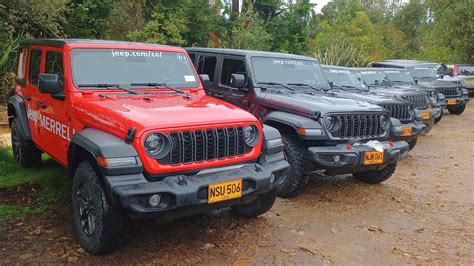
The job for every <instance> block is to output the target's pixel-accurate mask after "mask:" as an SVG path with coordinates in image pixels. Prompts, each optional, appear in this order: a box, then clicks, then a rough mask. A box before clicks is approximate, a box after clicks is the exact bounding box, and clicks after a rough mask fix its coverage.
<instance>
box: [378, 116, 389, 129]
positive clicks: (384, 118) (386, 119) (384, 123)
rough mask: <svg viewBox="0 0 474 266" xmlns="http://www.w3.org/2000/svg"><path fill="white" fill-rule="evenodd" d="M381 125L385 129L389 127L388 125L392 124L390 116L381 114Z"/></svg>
mask: <svg viewBox="0 0 474 266" xmlns="http://www.w3.org/2000/svg"><path fill="white" fill-rule="evenodd" d="M380 126H381V127H382V128H383V129H385V130H387V129H388V127H389V126H390V117H388V115H381V116H380Z"/></svg>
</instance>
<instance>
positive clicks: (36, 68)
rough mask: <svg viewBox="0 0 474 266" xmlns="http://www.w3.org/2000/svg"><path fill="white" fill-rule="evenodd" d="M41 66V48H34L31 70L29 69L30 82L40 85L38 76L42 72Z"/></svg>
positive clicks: (31, 55) (31, 54)
mask: <svg viewBox="0 0 474 266" xmlns="http://www.w3.org/2000/svg"><path fill="white" fill-rule="evenodd" d="M40 66H41V50H39V49H33V50H31V53H30V68H29V69H30V71H29V74H28V76H29V80H30V84H32V85H35V86H38V77H39V74H40Z"/></svg>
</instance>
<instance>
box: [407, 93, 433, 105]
mask: <svg viewBox="0 0 474 266" xmlns="http://www.w3.org/2000/svg"><path fill="white" fill-rule="evenodd" d="M403 99H405V100H407V101H409V102H411V103H412V104H413V105H414V106H415V108H417V109H426V108H428V105H429V104H430V98H429V97H428V95H426V94H411V95H404V96H403Z"/></svg>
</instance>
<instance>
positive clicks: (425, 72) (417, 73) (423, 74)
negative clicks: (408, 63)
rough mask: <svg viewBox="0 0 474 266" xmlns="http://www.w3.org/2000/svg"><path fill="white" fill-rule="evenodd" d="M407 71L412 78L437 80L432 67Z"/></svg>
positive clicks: (434, 69)
mask: <svg viewBox="0 0 474 266" xmlns="http://www.w3.org/2000/svg"><path fill="white" fill-rule="evenodd" d="M409 71H410V73H411V75H412V76H413V77H414V78H437V76H436V68H433V67H414V68H411V69H409Z"/></svg>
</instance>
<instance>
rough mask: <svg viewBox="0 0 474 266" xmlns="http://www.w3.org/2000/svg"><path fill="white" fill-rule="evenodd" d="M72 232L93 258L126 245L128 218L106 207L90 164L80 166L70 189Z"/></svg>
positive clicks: (119, 211) (103, 194)
mask: <svg viewBox="0 0 474 266" xmlns="http://www.w3.org/2000/svg"><path fill="white" fill-rule="evenodd" d="M72 214H73V222H74V231H75V234H76V236H77V238H78V240H79V243H80V244H81V246H82V247H83V248H84V249H85V250H87V251H88V252H90V253H92V254H107V253H110V252H112V251H114V250H115V249H116V248H118V247H120V246H121V245H123V244H124V243H125V240H126V239H127V235H128V227H129V217H128V216H127V214H126V213H125V212H124V211H123V210H121V209H119V208H117V207H116V206H114V205H112V204H110V203H109V201H108V199H107V197H106V195H105V192H104V189H103V186H102V184H101V183H100V181H99V174H98V171H96V170H95V169H94V166H93V164H92V163H90V162H88V161H84V162H82V163H80V164H79V166H78V168H77V170H76V173H75V174H74V181H73V186H72Z"/></svg>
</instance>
